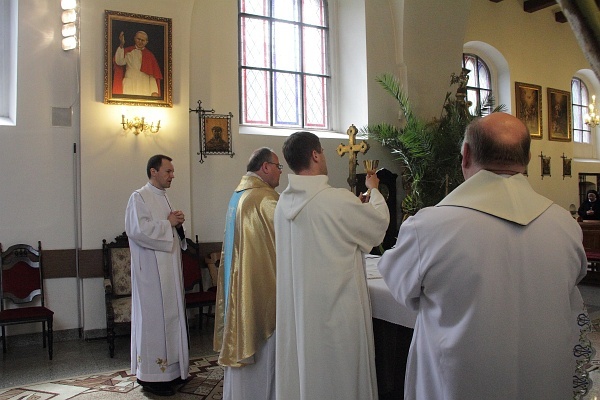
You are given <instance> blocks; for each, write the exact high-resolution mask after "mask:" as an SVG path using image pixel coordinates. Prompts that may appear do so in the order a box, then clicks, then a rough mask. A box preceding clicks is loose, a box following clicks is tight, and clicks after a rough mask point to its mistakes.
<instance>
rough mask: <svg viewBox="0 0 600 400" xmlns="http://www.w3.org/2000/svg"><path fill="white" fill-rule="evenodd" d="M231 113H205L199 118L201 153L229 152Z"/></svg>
mask: <svg viewBox="0 0 600 400" xmlns="http://www.w3.org/2000/svg"><path fill="white" fill-rule="evenodd" d="M232 116H233V115H232V114H231V113H229V114H228V115H219V114H205V115H203V116H202V118H201V126H200V132H201V136H202V137H201V145H202V150H201V151H202V153H203V154H230V155H232V154H233V152H232V148H231V117H232Z"/></svg>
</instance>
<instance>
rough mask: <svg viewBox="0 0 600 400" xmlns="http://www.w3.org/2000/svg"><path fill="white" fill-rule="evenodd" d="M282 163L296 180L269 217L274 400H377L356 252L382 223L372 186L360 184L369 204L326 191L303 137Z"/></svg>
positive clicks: (322, 166) (371, 243)
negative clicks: (271, 228)
mask: <svg viewBox="0 0 600 400" xmlns="http://www.w3.org/2000/svg"><path fill="white" fill-rule="evenodd" d="M283 155H284V157H285V160H286V162H287V163H288V165H289V167H290V168H291V169H292V171H294V173H295V175H288V179H289V185H288V187H287V188H286V189H285V191H283V193H282V194H281V196H280V198H279V202H278V203H277V207H276V208H275V243H276V252H277V318H276V329H275V334H276V342H277V350H276V356H275V359H276V361H275V362H276V371H277V372H276V375H275V390H276V397H277V399H282V400H283V399H284V400H314V399H333V400H342V399H343V400H375V399H377V398H378V394H377V378H376V374H375V349H374V343H373V326H372V317H371V303H370V299H369V293H368V288H367V280H366V274H365V267H364V253H365V252H369V251H371V249H372V248H373V247H375V246H377V245H378V244H380V243H381V241H382V240H383V237H384V236H385V232H386V230H387V227H388V224H389V218H390V216H389V210H388V207H387V204H386V202H385V199H384V197H383V195H382V194H381V193H380V192H379V190H378V189H377V187H378V185H379V179H378V178H377V175H376V174H368V175H367V178H366V180H365V184H366V186H367V187H368V188H371V189H372V191H371V196H370V200H369V201H367V199H363V198H362V196H361V199H359V198H357V197H356V196H355V195H354V194H353V193H352V192H350V191H349V190H347V189H339V188H333V187H331V186H330V185H329V184H328V183H327V182H328V177H327V162H326V159H325V152H324V150H323V148H322V147H321V144H320V142H319V138H318V137H317V136H316V135H314V134H312V133H309V132H296V133H294V134H292V135H290V137H289V138H288V139H287V140H286V141H285V143H284V145H283ZM361 200H364V201H365V202H362V201H361Z"/></svg>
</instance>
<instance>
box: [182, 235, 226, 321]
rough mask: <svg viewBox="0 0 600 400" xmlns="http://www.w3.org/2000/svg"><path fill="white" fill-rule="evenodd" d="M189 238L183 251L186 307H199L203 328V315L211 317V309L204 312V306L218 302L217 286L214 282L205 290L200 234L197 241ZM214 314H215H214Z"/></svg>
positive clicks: (210, 305) (199, 317)
mask: <svg viewBox="0 0 600 400" xmlns="http://www.w3.org/2000/svg"><path fill="white" fill-rule="evenodd" d="M186 240H187V246H188V248H187V250H186V251H184V252H182V255H181V258H182V264H183V287H184V289H185V291H186V293H185V307H186V308H197V309H198V321H199V322H198V326H199V329H202V317H203V316H204V315H206V316H207V317H211V313H210V311H209V313H208V314H205V313H204V311H203V310H204V307H211V308H212V307H213V306H214V305H215V302H216V294H217V288H216V286H213V285H212V284H211V285H210V287H209V288H208V290H204V283H203V280H202V268H203V266H202V261H201V257H200V243H198V235H196V241H195V242H194V241H192V240H191V239H186ZM212 316H214V314H213V315H212Z"/></svg>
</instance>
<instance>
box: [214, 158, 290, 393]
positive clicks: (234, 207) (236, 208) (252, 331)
mask: <svg viewBox="0 0 600 400" xmlns="http://www.w3.org/2000/svg"><path fill="white" fill-rule="evenodd" d="M282 168H283V166H282V165H281V164H279V158H278V157H277V155H276V154H275V153H273V151H272V150H271V149H269V148H266V147H263V148H260V149H257V150H255V151H254V152H253V153H252V156H251V157H250V160H249V162H248V166H247V168H246V170H247V173H246V174H245V175H244V176H243V177H242V180H241V182H240V184H239V185H238V187H237V188H236V189H235V192H234V193H233V195H232V197H231V200H230V202H229V207H228V210H227V218H226V223H225V237H224V240H223V252H222V255H221V268H219V278H218V282H217V305H216V312H215V336H214V350H215V351H218V352H219V353H220V354H219V364H220V365H223V366H224V367H225V377H224V382H223V399H225V400H240V399H247V400H269V399H274V398H275V335H273V332H274V331H275V297H276V292H275V229H274V227H273V219H274V214H275V206H276V204H277V200H279V193H277V192H276V191H275V188H276V187H277V186H278V185H279V177H280V176H281V170H282Z"/></svg>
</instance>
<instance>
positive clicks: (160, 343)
mask: <svg viewBox="0 0 600 400" xmlns="http://www.w3.org/2000/svg"><path fill="white" fill-rule="evenodd" d="M170 212H171V205H170V203H169V199H168V198H167V194H166V191H164V190H161V189H158V188H156V187H154V186H152V185H151V184H150V183H147V184H146V185H145V186H144V187H142V188H141V189H139V190H136V191H135V192H133V194H132V195H131V197H130V198H129V203H128V204H127V210H126V213H125V229H126V233H127V236H128V238H129V247H130V249H131V285H132V296H131V300H132V304H131V371H132V373H135V374H136V376H137V378H138V379H140V380H142V381H147V382H166V381H171V380H173V379H176V378H178V377H181V378H182V379H186V378H187V376H188V367H189V350H188V339H187V327H186V313H185V304H184V297H183V295H184V289H183V279H182V271H181V249H185V248H187V244H186V242H185V240H181V239H180V238H179V236H178V234H177V231H176V230H175V228H174V227H172V226H171V223H170V222H169V221H168V219H167V218H168V216H169V213H170Z"/></svg>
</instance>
